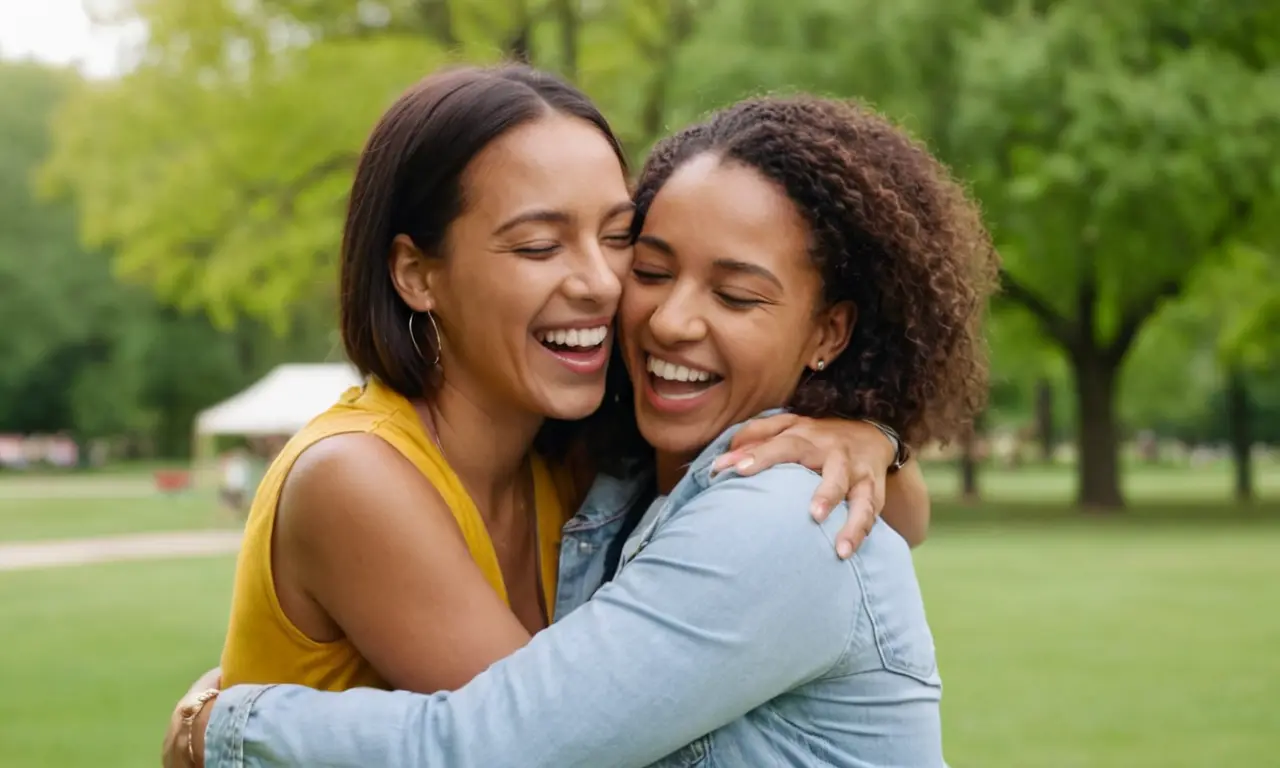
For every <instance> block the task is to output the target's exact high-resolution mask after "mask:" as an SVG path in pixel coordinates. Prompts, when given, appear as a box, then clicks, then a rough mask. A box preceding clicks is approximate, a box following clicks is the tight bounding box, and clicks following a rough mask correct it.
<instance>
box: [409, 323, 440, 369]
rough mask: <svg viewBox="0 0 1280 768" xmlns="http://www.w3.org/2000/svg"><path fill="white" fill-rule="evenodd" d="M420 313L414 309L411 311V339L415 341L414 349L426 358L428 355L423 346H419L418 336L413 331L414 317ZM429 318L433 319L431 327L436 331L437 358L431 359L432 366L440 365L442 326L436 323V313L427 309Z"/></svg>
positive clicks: (421, 356)
mask: <svg viewBox="0 0 1280 768" xmlns="http://www.w3.org/2000/svg"><path fill="white" fill-rule="evenodd" d="M416 314H418V313H417V312H414V311H412V310H410V311H409V341H411V342H413V349H414V351H416V352H417V353H418V357H420V358H422V359H423V360H426V359H427V358H426V356H425V355H423V354H422V347H419V346H418V336H417V334H415V333H414V332H413V317H414V315H416ZM427 319H428V320H430V321H431V328H432V329H433V330H435V332H436V359H435V360H432V361H431V365H432V366H437V365H440V349H441V347H442V345H441V343H440V326H439V325H437V324H436V317H435V315H433V314H431V310H427Z"/></svg>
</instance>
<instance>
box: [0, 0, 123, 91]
mask: <svg viewBox="0 0 1280 768" xmlns="http://www.w3.org/2000/svg"><path fill="white" fill-rule="evenodd" d="M128 38H129V35H128V34H127V33H126V32H124V31H122V30H120V29H118V28H101V27H98V28H95V27H94V26H93V25H91V24H90V22H89V16H88V14H86V13H85V10H84V7H83V6H82V5H81V0H0V57H3V58H6V59H23V58H35V59H38V60H40V61H45V62H49V63H52V64H72V65H75V66H77V67H79V68H80V69H81V70H82V71H83V72H84V73H85V74H87V75H90V76H94V77H106V76H110V75H112V74H115V73H116V72H118V71H119V63H118V56H117V49H118V48H119V46H120V45H121V43H122V42H123V41H125V40H126V39H128Z"/></svg>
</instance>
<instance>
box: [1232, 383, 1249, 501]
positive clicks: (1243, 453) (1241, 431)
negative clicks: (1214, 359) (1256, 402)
mask: <svg viewBox="0 0 1280 768" xmlns="http://www.w3.org/2000/svg"><path fill="white" fill-rule="evenodd" d="M1252 410H1253V409H1252V403H1251V402H1250V400H1249V389H1248V387H1247V385H1246V384H1245V380H1244V373H1243V372H1242V371H1241V370H1240V369H1239V367H1237V366H1232V367H1231V369H1230V370H1229V371H1228V372H1227V428H1228V430H1230V434H1231V459H1232V461H1233V462H1234V464H1235V475H1236V501H1239V502H1240V503H1242V504H1248V503H1250V502H1252V501H1253V456H1252V455H1251V453H1252V448H1253V435H1252V434H1251V433H1250V430H1249V420H1250V417H1251V414H1252Z"/></svg>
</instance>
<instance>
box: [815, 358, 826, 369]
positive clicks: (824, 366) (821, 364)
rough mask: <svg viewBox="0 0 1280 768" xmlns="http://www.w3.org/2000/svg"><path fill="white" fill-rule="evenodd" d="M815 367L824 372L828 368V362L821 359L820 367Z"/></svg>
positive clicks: (819, 361)
mask: <svg viewBox="0 0 1280 768" xmlns="http://www.w3.org/2000/svg"><path fill="white" fill-rule="evenodd" d="M815 367H816V368H817V369H818V370H819V371H821V370H823V369H824V368H826V367H827V361H826V360H821V359H819V360H818V365H817V366H815Z"/></svg>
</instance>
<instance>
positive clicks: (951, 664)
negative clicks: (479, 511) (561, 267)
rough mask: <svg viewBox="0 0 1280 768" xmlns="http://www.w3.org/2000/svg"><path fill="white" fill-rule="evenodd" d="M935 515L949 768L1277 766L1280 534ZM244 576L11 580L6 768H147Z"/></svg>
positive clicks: (1235, 527)
mask: <svg viewBox="0 0 1280 768" xmlns="http://www.w3.org/2000/svg"><path fill="white" fill-rule="evenodd" d="M939 513H940V521H941V522H940V525H939V526H938V527H937V528H936V532H935V535H934V538H933V539H932V540H931V541H930V542H929V543H928V544H927V545H926V546H925V547H924V548H923V549H921V550H920V552H919V556H918V566H919V572H920V578H921V581H922V583H923V585H924V589H925V593H926V599H927V601H928V606H929V615H930V619H931V622H932V624H933V627H934V633H935V635H936V641H937V646H938V653H939V657H940V662H941V665H942V671H943V675H944V678H945V681H946V693H945V696H944V712H945V727H946V743H947V750H948V755H949V760H950V762H951V764H952V766H953V767H954V768H965V767H966V766H982V767H983V768H1077V767H1078V768H1112V767H1114V768H1122V767H1123V768H1180V767H1183V766H1185V767H1186V768H1193V767H1194V768H1203V766H1249V767H1250V768H1252V767H1253V766H1262V765H1267V764H1270V762H1273V758H1274V747H1275V738H1276V734H1277V733H1280V708H1277V707H1276V704H1275V695H1276V692H1277V691H1278V690H1280V654H1277V653H1276V650H1277V649H1278V648H1280V611H1277V610H1276V606H1277V605H1280V558H1278V557H1277V553H1280V524H1273V523H1271V522H1263V521H1250V520H1248V519H1239V520H1236V522H1233V523H1231V524H1217V523H1214V522H1212V520H1211V518H1212V517H1213V514H1212V513H1211V512H1209V511H1207V510H1206V512H1205V514H1204V515H1203V516H1202V517H1200V518H1199V519H1200V523H1199V524H1198V525H1190V524H1187V523H1188V522H1189V520H1190V519H1194V518H1180V519H1181V522H1180V523H1179V524H1176V525H1163V524H1160V523H1159V521H1158V520H1156V518H1155V516H1154V512H1151V511H1145V512H1144V514H1145V515H1146V516H1147V517H1149V518H1151V519H1152V523H1151V524H1149V525H1139V524H1132V523H1129V524H1111V523H1109V522H1107V521H1102V520H1084V521H1079V520H1076V519H1074V518H1070V517H1067V516H1060V517H1058V518H1056V519H1054V518H1051V519H1047V520H1045V521H1043V522H1041V523H1038V524H1036V525H1022V526H994V525H985V524H983V525H970V524H968V523H967V522H966V518H965V517H963V516H962V515H963V513H962V512H960V511H958V510H953V509H950V508H945V507H944V508H943V509H940V510H939ZM1004 514H1006V515H1012V514H1013V513H1012V511H1011V510H1006V511H1005V513H1004ZM1273 519H1274V518H1273ZM231 567H232V564H231V560H230V559H229V558H216V559H208V560H192V561H187V562H176V563H136V564H115V565H102V566H92V567H84V568H71V569H58V570H48V571H32V572H16V573H0V648H3V649H4V652H3V653H0V680H2V681H4V682H3V684H0V745H3V749H2V750H0V751H2V752H3V753H4V759H3V760H0V764H3V765H4V766H6V768H28V767H30V768H73V767H75V766H86V767H88V766H95V767H97V766H122V767H124V766H129V767H132V766H138V765H154V764H155V763H154V762H153V761H154V760H155V757H156V754H157V750H158V749H159V743H160V736H161V732H162V730H163V727H164V723H165V718H166V717H167V714H168V712H169V709H170V707H171V706H172V704H173V702H174V700H175V698H176V697H177V696H178V695H180V694H181V693H182V691H183V690H185V688H186V686H187V685H188V684H189V683H190V682H191V681H192V680H193V679H194V677H195V675H196V674H198V673H199V672H202V671H203V670H204V669H205V668H206V667H208V666H209V665H211V664H212V663H213V661H214V660H215V659H216V656H217V652H218V648H219V646H220V644H221V640H222V632H223V628H224V626H225V621H226V610H227V599H228V591H229V587H230V583H231Z"/></svg>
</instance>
